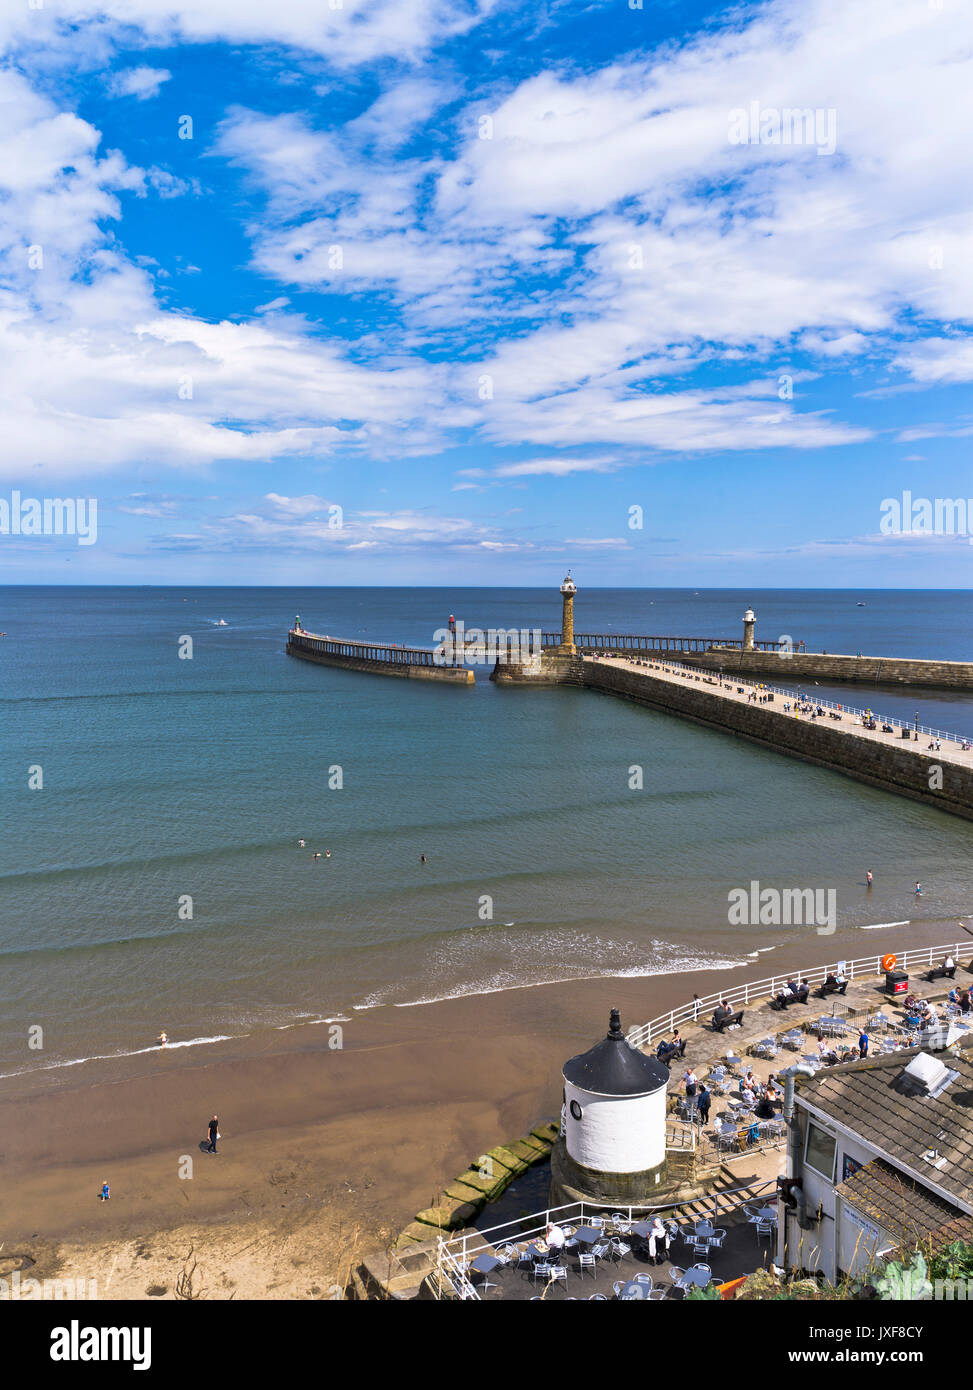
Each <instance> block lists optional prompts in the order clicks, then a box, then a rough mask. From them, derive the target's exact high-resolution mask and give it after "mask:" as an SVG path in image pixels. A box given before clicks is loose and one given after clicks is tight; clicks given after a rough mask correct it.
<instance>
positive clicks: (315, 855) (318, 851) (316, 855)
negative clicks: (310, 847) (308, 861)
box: [311, 849, 321, 859]
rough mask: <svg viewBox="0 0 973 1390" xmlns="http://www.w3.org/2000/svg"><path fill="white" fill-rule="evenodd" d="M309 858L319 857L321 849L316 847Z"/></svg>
mask: <svg viewBox="0 0 973 1390" xmlns="http://www.w3.org/2000/svg"><path fill="white" fill-rule="evenodd" d="M311 858H312V859H320V858H321V851H320V850H319V849H316V850H315V851H314V853H313V854H312V855H311Z"/></svg>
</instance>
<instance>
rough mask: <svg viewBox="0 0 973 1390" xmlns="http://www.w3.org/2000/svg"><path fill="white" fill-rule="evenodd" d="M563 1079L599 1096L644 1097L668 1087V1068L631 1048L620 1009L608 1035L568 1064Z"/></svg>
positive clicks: (614, 1015)
mask: <svg viewBox="0 0 973 1390" xmlns="http://www.w3.org/2000/svg"><path fill="white" fill-rule="evenodd" d="M562 1075H563V1077H564V1079H565V1081H570V1082H571V1085H572V1086H578V1087H579V1088H580V1089H581V1090H582V1091H591V1092H592V1093H593V1094H594V1095H598V1096H644V1095H648V1094H649V1093H650V1092H651V1091H658V1090H659V1088H660V1087H661V1086H666V1085H668V1083H669V1068H668V1067H664V1066H663V1065H662V1063H661V1062H659V1061H657V1059H656V1058H655V1057H646V1055H645V1053H644V1052H639V1051H637V1050H636V1048H634V1047H630V1046H629V1044H628V1042H627V1041H626V1039H625V1034H624V1033H623V1032H622V1024H621V1019H620V1018H619V1015H618V1010H617V1009H612V1011H611V1026H610V1027H609V1029H608V1035H607V1036H606V1037H604V1038H602V1040H601V1042H599V1043H595V1045H594V1047H592V1048H589V1050H588V1051H587V1052H582V1053H581V1054H580V1055H579V1056H577V1057H572V1058H571V1060H570V1061H568V1062H565V1064H564V1069H563V1072H562Z"/></svg>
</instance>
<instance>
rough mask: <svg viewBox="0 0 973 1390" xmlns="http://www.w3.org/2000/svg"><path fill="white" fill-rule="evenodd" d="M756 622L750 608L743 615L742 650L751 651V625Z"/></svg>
mask: <svg viewBox="0 0 973 1390" xmlns="http://www.w3.org/2000/svg"><path fill="white" fill-rule="evenodd" d="M756 621H757V619H756V615H755V614H754V611H753V609H752V608H748V609H747V611H746V612H745V613H744V615H743V650H744V651H745V652H752V651H753V625H754V623H755V622H756Z"/></svg>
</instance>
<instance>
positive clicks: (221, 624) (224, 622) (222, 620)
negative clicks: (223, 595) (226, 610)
mask: <svg viewBox="0 0 973 1390" xmlns="http://www.w3.org/2000/svg"><path fill="white" fill-rule="evenodd" d="M216 626H217V627H226V619H225V618H221V619H220V620H219V622H218V623H217V624H216Z"/></svg>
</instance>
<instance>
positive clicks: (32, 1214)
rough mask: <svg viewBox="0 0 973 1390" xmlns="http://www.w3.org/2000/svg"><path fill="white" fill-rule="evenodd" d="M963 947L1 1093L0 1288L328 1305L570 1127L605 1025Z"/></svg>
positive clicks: (769, 961) (515, 996)
mask: <svg viewBox="0 0 973 1390" xmlns="http://www.w3.org/2000/svg"><path fill="white" fill-rule="evenodd" d="M781 938H782V940H783V939H784V933H783V932H782V933H781ZM950 940H952V941H956V942H962V943H964V945H963V947H962V954H963V955H964V958H965V955H966V943H968V944H969V954H970V955H973V937H971V936H969V935H968V934H967V933H966V932H964V930H963V928H962V927H960V926H959V925H957V924H956V923H955V922H951V923H943V922H939V923H913V924H912V925H911V926H910V927H908V928H891V929H887V930H882V931H868V932H863V931H860V930H859V931H853V930H849V931H840V932H838V933H837V934H836V935H835V936H833V937H829V938H827V940H823V939H815V938H812V937H803V938H802V940H801V942H800V943H788V944H787V945H786V946H782V947H781V948H779V949H777V950H774V951H772V952H769V953H767V954H761V955H759V956H758V957H756V959H754V960H753V961H751V962H750V963H749V964H748V965H747V966H746V967H742V968H740V969H735V970H730V971H727V970H723V971H709V972H693V973H684V974H673V975H665V976H653V977H648V978H633V979H597V980H588V981H580V982H576V983H572V984H567V985H565V984H558V985H545V986H539V987H538V988H534V989H521V990H510V991H506V992H504V993H498V994H491V995H480V996H472V997H467V998H463V999H456V1000H450V1001H446V1002H443V1003H438V1004H432V1005H426V1006H421V1007H417V1008H405V1009H400V1008H391V1007H386V1008H383V1009H375V1010H370V1011H365V1012H361V1013H358V1014H355V1015H354V1017H353V1018H352V1019H351V1021H350V1022H348V1023H346V1024H343V1025H342V1027H343V1038H342V1043H343V1045H342V1047H341V1048H340V1049H336V1048H332V1047H330V1046H329V1027H328V1026H327V1025H316V1026H306V1027H303V1026H302V1027H297V1028H293V1029H289V1030H286V1031H281V1030H274V1031H272V1032H267V1033H261V1034H255V1035H253V1036H251V1037H249V1038H245V1039H239V1040H234V1041H231V1042H226V1043H219V1044H212V1045H209V1046H206V1047H201V1048H193V1049H171V1048H170V1049H166V1050H164V1051H163V1050H160V1051H158V1052H153V1053H150V1054H147V1055H141V1056H138V1057H132V1058H124V1059H116V1060H113V1061H111V1062H104V1061H102V1062H97V1063H95V1062H92V1063H86V1064H84V1065H82V1066H78V1067H72V1068H59V1069H54V1070H51V1071H47V1072H43V1073H34V1074H33V1075H32V1076H21V1077H13V1078H6V1079H4V1080H3V1081H0V1135H2V1140H0V1144H2V1154H0V1241H2V1242H3V1244H2V1248H0V1276H2V1275H4V1274H5V1273H7V1272H9V1269H10V1268H11V1267H12V1266H11V1265H10V1264H9V1263H6V1264H5V1261H8V1262H9V1261H10V1260H11V1258H13V1259H16V1258H18V1257H20V1256H27V1257H29V1258H30V1259H32V1260H34V1261H35V1262H36V1263H35V1264H34V1265H33V1266H32V1267H31V1268H30V1270H29V1271H28V1272H29V1273H30V1274H31V1275H33V1276H35V1277H44V1276H55V1275H57V1276H58V1277H61V1278H67V1277H73V1278H84V1279H96V1280H97V1284H98V1296H99V1297H101V1298H106V1297H107V1298H114V1297H121V1298H126V1297H136V1298H142V1297H166V1298H172V1297H173V1296H174V1289H175V1286H176V1281H177V1279H178V1278H179V1276H180V1275H181V1274H183V1273H184V1272H185V1270H188V1269H191V1268H192V1265H193V1261H195V1262H196V1264H197V1267H196V1271H195V1274H194V1276H193V1289H194V1291H195V1292H197V1293H201V1296H202V1297H203V1298H228V1297H237V1298H268V1297H269V1298H282V1297H283V1298H328V1297H335V1296H337V1292H338V1289H339V1288H340V1286H341V1285H342V1284H343V1283H344V1281H345V1279H346V1278H347V1273H348V1269H349V1266H350V1264H351V1263H353V1262H355V1260H356V1255H357V1254H359V1253H361V1252H363V1251H365V1250H370V1249H374V1248H375V1247H376V1246H380V1245H383V1244H385V1243H387V1242H389V1241H390V1240H393V1239H394V1238H395V1236H396V1235H397V1233H398V1231H399V1230H400V1229H401V1227H402V1226H403V1225H405V1224H406V1223H407V1222H409V1221H410V1220H411V1219H412V1217H413V1214H414V1213H415V1212H416V1211H417V1210H418V1209H420V1208H422V1207H425V1206H427V1205H429V1203H430V1201H431V1200H432V1198H433V1197H434V1196H435V1195H436V1194H437V1193H438V1192H439V1190H440V1189H441V1188H442V1187H443V1185H444V1184H446V1183H447V1182H449V1180H450V1179H452V1178H453V1177H454V1176H455V1175H456V1174H457V1173H458V1172H460V1171H461V1170H462V1169H463V1168H465V1167H466V1166H467V1165H468V1163H469V1162H470V1161H471V1160H472V1159H475V1158H476V1157H477V1156H478V1155H479V1154H481V1153H482V1152H483V1151H484V1150H485V1149H487V1148H490V1147H492V1146H493V1145H494V1144H497V1143H500V1142H503V1141H504V1140H507V1139H512V1138H515V1137H517V1136H518V1135H520V1134H522V1133H523V1132H524V1131H525V1130H527V1129H529V1128H530V1127H531V1126H532V1125H534V1124H536V1123H538V1122H540V1121H543V1120H547V1119H551V1118H553V1117H554V1116H555V1115H556V1114H557V1112H558V1110H559V1106H560V1095H561V1080H560V1069H561V1066H562V1064H563V1062H564V1061H565V1060H566V1059H567V1058H568V1057H569V1056H571V1055H573V1054H574V1053H576V1052H579V1051H582V1050H584V1049H586V1048H587V1047H590V1046H591V1045H592V1044H593V1043H594V1042H595V1041H597V1039H598V1037H599V1036H600V1035H601V1033H602V1032H603V1031H604V1030H605V1028H606V1027H607V1023H608V1012H609V1009H610V1008H612V1007H618V1008H620V1009H621V1011H622V1021H623V1025H624V1026H625V1027H626V1028H628V1027H631V1026H632V1025H634V1024H637V1023H644V1022H645V1021H646V1020H647V1019H649V1018H651V1017H653V1016H654V1015H656V1014H659V1013H661V1012H662V1011H663V1010H664V1009H667V1008H672V1007H676V1006H678V1005H679V1004H681V1003H683V1002H685V1001H686V1000H688V999H690V998H691V997H692V995H693V993H694V992H696V993H698V994H700V995H706V994H709V993H711V992H714V991H718V990H720V989H723V988H729V987H732V986H735V985H737V984H743V983H744V982H745V981H746V980H747V979H757V978H761V977H764V976H767V975H769V974H770V972H771V970H773V971H775V972H781V973H783V972H787V971H789V970H792V969H796V968H799V967H801V966H811V965H812V964H814V963H815V962H816V961H817V962H820V963H822V964H823V963H825V962H827V961H833V960H835V959H838V958H841V957H845V958H849V959H851V958H855V957H861V956H864V955H866V954H868V953H869V952H872V951H875V952H877V953H881V952H885V951H886V950H893V951H899V952H901V951H902V950H903V949H905V948H906V947H916V946H922V945H939V944H941V943H943V942H946V941H950ZM214 1111H216V1112H218V1113H219V1115H220V1127H221V1132H222V1135H223V1138H222V1141H221V1143H220V1145H219V1149H220V1152H219V1153H218V1154H217V1155H209V1154H206V1153H204V1152H202V1151H201V1145H202V1141H203V1140H204V1137H205V1131H206V1124H207V1121H208V1119H209V1117H210V1115H212V1114H213V1113H214ZM189 1172H191V1176H183V1175H181V1174H186V1173H189ZM106 1179H107V1180H108V1181H110V1183H111V1186H112V1200H111V1202H109V1203H102V1202H101V1201H99V1200H98V1197H97V1194H98V1191H99V1190H100V1187H101V1184H102V1182H103V1181H105V1180H106ZM190 1248H192V1251H193V1254H192V1257H191V1258H190V1259H189V1262H188V1264H187V1263H186V1260H187V1254H188V1252H189V1250H190Z"/></svg>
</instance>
